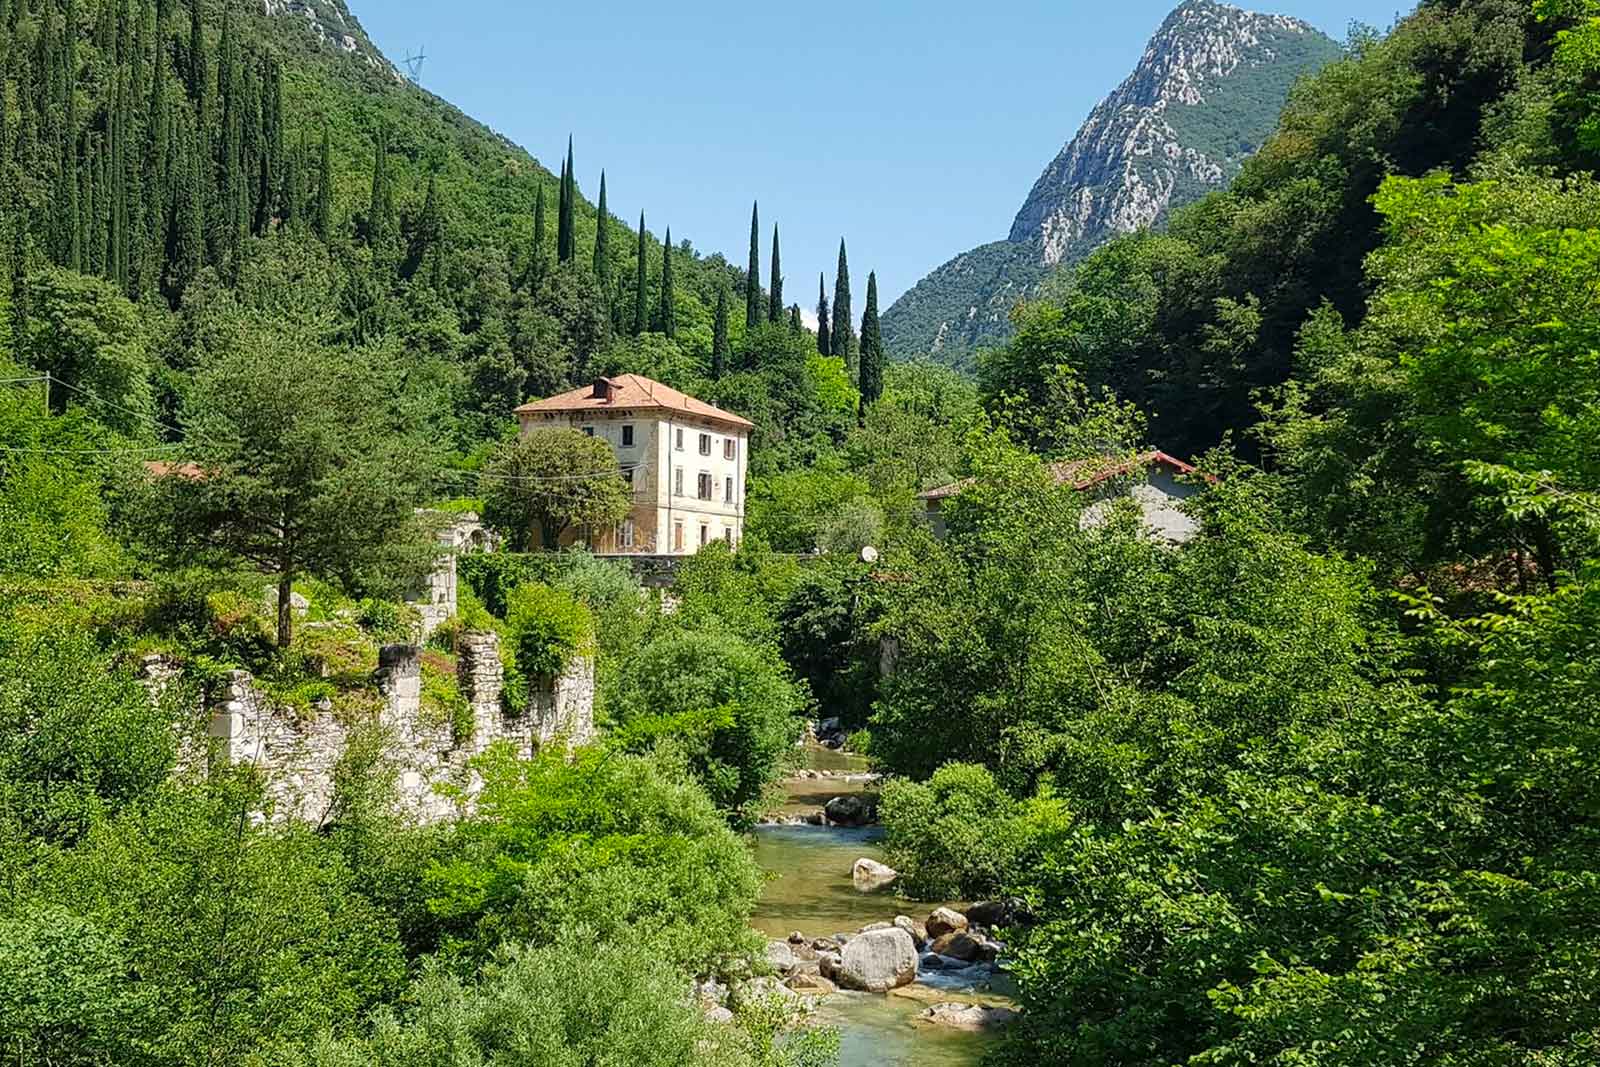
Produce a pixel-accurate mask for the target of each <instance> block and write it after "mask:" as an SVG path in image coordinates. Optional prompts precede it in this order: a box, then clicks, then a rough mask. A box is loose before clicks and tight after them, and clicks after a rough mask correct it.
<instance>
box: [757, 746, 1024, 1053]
mask: <svg viewBox="0 0 1600 1067" xmlns="http://www.w3.org/2000/svg"><path fill="white" fill-rule="evenodd" d="M811 765H812V766H813V767H815V768H816V769H819V770H846V771H856V770H862V769H864V765H863V764H862V763H860V762H858V761H855V760H854V759H853V757H841V756H840V755H839V754H838V753H832V752H828V751H827V750H826V749H818V750H814V752H813V755H812V759H811ZM861 788H862V787H861V785H860V784H859V783H846V782H845V781H843V780H840V779H817V780H811V781H799V782H794V783H791V788H790V795H789V803H788V804H786V805H785V808H784V810H785V811H786V812H788V813H796V812H800V811H810V810H815V809H816V808H818V807H820V806H821V805H822V804H823V803H825V802H826V801H827V799H828V798H829V797H835V796H839V795H841V794H843V793H848V792H851V791H859V790H860V789H861ZM881 837H882V831H881V830H878V829H877V828H868V829H845V828H842V827H823V826H763V827H760V828H758V829H757V830H756V833H755V853H756V859H757V861H758V862H759V863H760V864H761V866H762V867H763V868H765V869H766V870H767V871H768V872H770V873H771V874H772V875H774V876H775V877H773V878H772V880H771V881H770V882H768V883H767V888H766V892H765V893H764V894H763V896H762V898H761V903H760V904H759V905H758V906H757V908H756V912H755V915H754V917H753V918H752V922H753V923H754V924H755V926H756V928H757V929H758V930H760V931H761V932H762V933H763V934H765V935H767V936H768V937H772V938H783V937H786V936H787V935H788V934H789V932H790V931H793V930H798V931H800V932H802V933H804V934H805V935H806V936H807V937H823V936H828V935H832V934H835V933H841V932H853V931H855V930H857V929H859V928H860V927H862V926H864V925H866V924H867V923H870V922H878V921H886V920H890V919H893V918H894V917H895V916H896V915H898V914H907V915H914V916H917V917H919V918H921V917H924V916H926V915H927V913H928V912H929V911H930V910H932V908H933V905H930V904H916V903H913V902H911V901H906V900H901V899H899V898H897V897H895V896H893V895H889V894H881V895H869V894H865V893H858V892H856V890H855V887H854V886H852V885H851V883H850V868H851V865H852V864H854V863H855V861H856V860H857V859H859V858H860V857H862V856H868V857H870V858H872V859H882V858H883V857H882V850H881V848H880V847H879V844H878V842H879V840H880V839H881ZM935 983H937V984H935ZM943 1000H958V1001H965V1002H969V1003H976V1002H984V1003H989V1002H997V1001H998V998H996V997H995V996H994V995H992V994H990V993H989V991H987V990H973V989H971V988H970V987H959V986H952V985H948V984H945V983H942V982H938V980H937V979H936V978H928V977H925V978H924V979H921V980H919V981H917V982H916V983H915V984H913V985H910V986H907V987H905V988H903V989H898V990H896V991H895V992H894V993H891V994H889V995H887V996H880V995H876V994H869V993H846V992H841V993H838V994H835V995H834V996H832V997H829V998H828V999H827V1000H826V1001H825V1002H824V1003H823V1005H822V1007H821V1008H820V1009H819V1011H818V1013H817V1017H818V1019H819V1020H820V1021H821V1022H823V1023H824V1024H826V1025H829V1026H836V1027H838V1028H839V1030H840V1033H841V1037H842V1049H841V1056H840V1064H841V1067H970V1065H972V1064H975V1063H977V1062H978V1059H979V1057H980V1055H981V1053H982V1050H983V1047H984V1045H985V1043H986V1041H987V1040H988V1039H987V1038H985V1037H983V1036H982V1035H978V1034H965V1033H959V1032H955V1031H951V1030H947V1029H944V1028H940V1027H930V1026H924V1025H918V1024H916V1023H914V1022H913V1021H912V1020H914V1019H915V1018H916V1017H917V1015H918V1014H919V1013H920V1012H921V1011H922V1010H923V1009H924V1008H926V1007H928V1006H929V1005H930V1004H933V1003H937V1002H939V1001H943Z"/></svg>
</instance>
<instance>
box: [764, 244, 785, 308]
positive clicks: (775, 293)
mask: <svg viewBox="0 0 1600 1067" xmlns="http://www.w3.org/2000/svg"><path fill="white" fill-rule="evenodd" d="M767 286H768V295H767V321H769V322H782V321H783V268H782V266H781V265H780V264H779V263H778V227H776V226H774V227H772V271H771V273H769V274H768V275H767Z"/></svg>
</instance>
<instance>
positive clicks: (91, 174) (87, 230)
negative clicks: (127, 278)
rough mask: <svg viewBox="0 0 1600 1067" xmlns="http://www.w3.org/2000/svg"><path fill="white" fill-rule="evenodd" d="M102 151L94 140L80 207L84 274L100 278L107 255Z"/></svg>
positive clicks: (85, 163)
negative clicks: (102, 211) (102, 213)
mask: <svg viewBox="0 0 1600 1067" xmlns="http://www.w3.org/2000/svg"><path fill="white" fill-rule="evenodd" d="M100 173H101V171H100V149H99V145H98V144H97V142H95V141H94V139H93V138H91V139H90V140H89V144H88V149H87V151H86V152H85V153H84V160H83V198H82V202H81V203H80V205H79V207H80V209H81V210H82V212H83V239H82V244H83V272H84V273H85V274H92V275H95V276H97V277H98V276H99V275H100V273H101V270H102V268H103V262H102V260H103V257H104V255H105V247H104V244H103V242H104V237H105V229H104V227H102V225H101V223H100V198H101V197H102V196H103V195H104V194H103V193H102V192H101V190H100Z"/></svg>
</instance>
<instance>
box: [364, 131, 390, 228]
mask: <svg viewBox="0 0 1600 1067" xmlns="http://www.w3.org/2000/svg"><path fill="white" fill-rule="evenodd" d="M393 202H394V201H393V200H392V199H391V198H390V196H389V132H388V129H387V128H386V127H383V126H380V127H378V138H377V143H376V145H374V147H373V152H372V199H371V201H370V203H369V204H368V205H367V244H368V245H369V246H370V247H372V248H374V249H379V248H382V247H383V246H384V245H387V244H388V243H389V236H390V234H389V223H390V218H389V205H390V204H392V203H393Z"/></svg>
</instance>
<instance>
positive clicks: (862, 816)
mask: <svg viewBox="0 0 1600 1067" xmlns="http://www.w3.org/2000/svg"><path fill="white" fill-rule="evenodd" d="M822 812H823V814H824V815H826V816H827V817H828V821H829V822H831V823H833V824H834V825H835V826H864V825H866V824H867V823H869V822H871V821H872V805H871V804H868V803H867V801H866V798H864V797H861V796H859V795H857V794H855V793H846V794H844V795H843V796H837V797H834V798H833V799H832V800H830V801H828V803H827V804H825V805H823V808H822Z"/></svg>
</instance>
